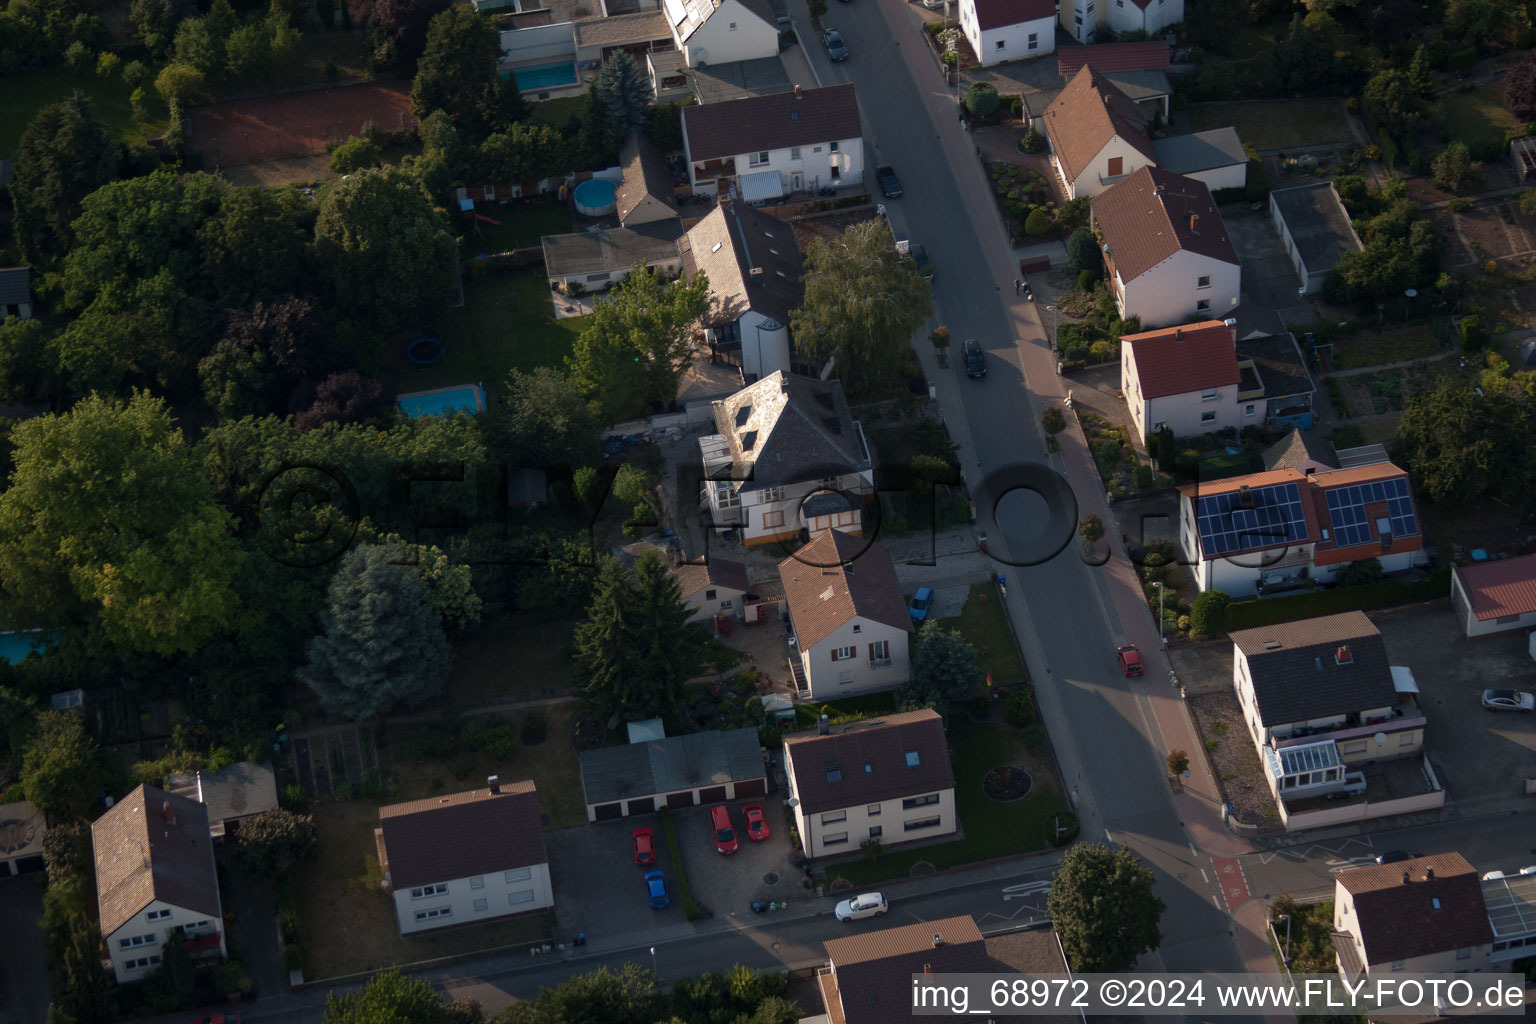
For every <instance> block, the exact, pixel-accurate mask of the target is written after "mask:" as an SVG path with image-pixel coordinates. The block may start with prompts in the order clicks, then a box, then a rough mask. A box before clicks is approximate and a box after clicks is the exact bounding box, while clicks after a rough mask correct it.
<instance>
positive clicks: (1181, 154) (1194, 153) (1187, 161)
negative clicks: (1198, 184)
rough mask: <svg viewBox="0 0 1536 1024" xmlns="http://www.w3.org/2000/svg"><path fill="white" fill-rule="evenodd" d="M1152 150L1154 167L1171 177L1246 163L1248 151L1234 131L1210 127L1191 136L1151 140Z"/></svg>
mask: <svg viewBox="0 0 1536 1024" xmlns="http://www.w3.org/2000/svg"><path fill="white" fill-rule="evenodd" d="M1152 148H1153V149H1155V150H1156V151H1157V166H1159V167H1161V168H1162V169H1163V170H1165V171H1172V172H1173V173H1174V174H1194V173H1195V172H1196V171H1209V170H1212V169H1214V168H1217V167H1231V166H1232V165H1233V164H1246V163H1247V162H1248V151H1247V150H1245V149H1244V148H1243V140H1242V139H1240V138H1238V135H1237V129H1236V128H1212V129H1211V130H1210V131H1208V132H1195V133H1194V134H1193V135H1175V136H1173V137H1172V138H1167V139H1153V140H1152Z"/></svg>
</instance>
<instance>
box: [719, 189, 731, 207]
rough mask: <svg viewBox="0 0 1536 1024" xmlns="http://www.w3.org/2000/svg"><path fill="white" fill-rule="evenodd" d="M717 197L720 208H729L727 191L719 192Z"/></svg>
mask: <svg viewBox="0 0 1536 1024" xmlns="http://www.w3.org/2000/svg"><path fill="white" fill-rule="evenodd" d="M719 197H720V208H721V209H722V210H729V209H730V208H731V194H730V193H729V192H721V193H720V194H719Z"/></svg>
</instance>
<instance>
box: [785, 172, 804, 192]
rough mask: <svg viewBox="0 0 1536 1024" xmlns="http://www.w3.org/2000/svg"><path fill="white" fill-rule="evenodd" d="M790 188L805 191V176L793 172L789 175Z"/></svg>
mask: <svg viewBox="0 0 1536 1024" xmlns="http://www.w3.org/2000/svg"><path fill="white" fill-rule="evenodd" d="M789 190H790V191H791V192H804V191H805V176H804V175H801V174H791V175H790V176H789Z"/></svg>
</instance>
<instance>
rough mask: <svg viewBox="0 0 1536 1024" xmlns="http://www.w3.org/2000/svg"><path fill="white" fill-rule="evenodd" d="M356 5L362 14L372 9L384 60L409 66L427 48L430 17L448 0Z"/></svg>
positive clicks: (374, 1)
mask: <svg viewBox="0 0 1536 1024" xmlns="http://www.w3.org/2000/svg"><path fill="white" fill-rule="evenodd" d="M344 2H346V0H344ZM358 5H359V6H362V7H363V8H364V11H363V13H364V14H365V15H366V14H367V13H368V12H369V11H370V10H371V13H372V17H373V18H374V20H375V21H376V23H377V25H378V28H379V31H380V33H381V35H382V37H383V45H384V49H385V53H384V54H383V55H382V56H383V58H384V60H385V62H386V63H392V64H394V65H396V66H398V67H400V68H403V69H406V70H409V69H410V68H412V67H414V66H415V64H416V61H417V59H418V58H419V57H421V55H422V52H423V51H424V50H425V49H426V46H427V34H428V31H429V30H430V28H431V24H432V19H433V18H434V17H436V16H437V15H438V13H440V12H442V11H445V10H447V9H448V7H449V6H450V0H372V2H371V3H370V2H369V0H359V4H358ZM353 16H354V17H356V16H357V15H356V9H355V7H354V15H353ZM358 20H359V21H361V20H363V19H362V18H358Z"/></svg>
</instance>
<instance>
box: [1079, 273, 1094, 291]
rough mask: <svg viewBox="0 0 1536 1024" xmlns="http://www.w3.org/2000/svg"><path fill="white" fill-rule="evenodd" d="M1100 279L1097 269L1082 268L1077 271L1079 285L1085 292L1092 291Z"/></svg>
mask: <svg viewBox="0 0 1536 1024" xmlns="http://www.w3.org/2000/svg"><path fill="white" fill-rule="evenodd" d="M1098 280H1099V274H1098V271H1096V270H1080V271H1078V272H1077V286H1078V288H1080V289H1082V290H1083V291H1085V292H1086V291H1091V290H1092V289H1093V286H1094V284H1096V283H1097V282H1098Z"/></svg>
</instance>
